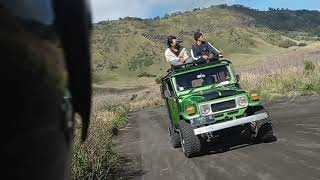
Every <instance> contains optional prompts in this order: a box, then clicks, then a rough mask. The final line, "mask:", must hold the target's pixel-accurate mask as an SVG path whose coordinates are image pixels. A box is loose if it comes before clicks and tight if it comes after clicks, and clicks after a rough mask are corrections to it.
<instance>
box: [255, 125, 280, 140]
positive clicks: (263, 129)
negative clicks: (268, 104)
mask: <svg viewBox="0 0 320 180" xmlns="http://www.w3.org/2000/svg"><path fill="white" fill-rule="evenodd" d="M276 140H277V137H275V136H274V135H273V129H272V124H271V122H266V123H264V124H262V125H261V126H260V128H259V130H258V134H257V136H256V139H255V141H256V143H268V142H273V141H276Z"/></svg>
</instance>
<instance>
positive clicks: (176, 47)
mask: <svg viewBox="0 0 320 180" xmlns="http://www.w3.org/2000/svg"><path fill="white" fill-rule="evenodd" d="M179 42H181V41H179V40H177V37H175V36H169V37H168V39H167V45H168V48H167V49H166V51H165V57H166V60H167V62H169V63H170V64H171V65H172V66H179V65H182V64H186V63H190V62H192V61H193V59H192V58H189V55H188V52H187V51H186V49H185V48H184V47H183V46H181V45H180V44H179Z"/></svg>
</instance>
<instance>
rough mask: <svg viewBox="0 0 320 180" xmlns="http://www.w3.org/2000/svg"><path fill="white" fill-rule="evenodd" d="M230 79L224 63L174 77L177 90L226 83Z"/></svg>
mask: <svg viewBox="0 0 320 180" xmlns="http://www.w3.org/2000/svg"><path fill="white" fill-rule="evenodd" d="M230 79H231V77H230V72H229V70H228V67H227V66H226V65H223V66H216V67H211V68H207V69H201V70H198V71H193V72H189V73H185V74H181V75H178V76H176V77H175V80H176V86H177V90H178V91H185V90H191V91H193V90H194V89H196V88H198V87H203V86H212V85H217V84H220V83H221V84H223V83H226V84H228V83H229V81H230Z"/></svg>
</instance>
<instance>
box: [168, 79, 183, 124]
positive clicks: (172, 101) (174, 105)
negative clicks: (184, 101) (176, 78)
mask: <svg viewBox="0 0 320 180" xmlns="http://www.w3.org/2000/svg"><path fill="white" fill-rule="evenodd" d="M165 89H166V93H165V97H166V103H167V108H168V112H169V116H170V119H171V121H172V122H173V123H174V125H175V127H176V128H177V127H178V126H177V125H178V124H179V120H180V114H179V106H178V103H179V102H178V99H177V98H176V95H175V92H174V90H173V86H172V81H171V80H170V79H167V80H166V81H165Z"/></svg>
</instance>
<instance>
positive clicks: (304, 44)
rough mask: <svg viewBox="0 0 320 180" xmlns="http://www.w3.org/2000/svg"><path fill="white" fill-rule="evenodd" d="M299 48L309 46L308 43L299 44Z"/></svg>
mask: <svg viewBox="0 0 320 180" xmlns="http://www.w3.org/2000/svg"><path fill="white" fill-rule="evenodd" d="M298 46H299V47H302V46H307V43H304V42H303V43H299V44H298Z"/></svg>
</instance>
